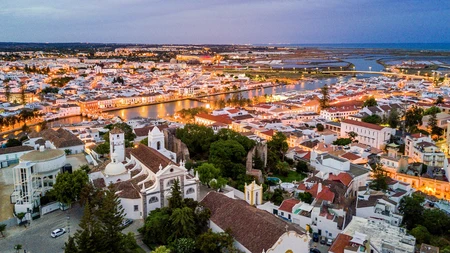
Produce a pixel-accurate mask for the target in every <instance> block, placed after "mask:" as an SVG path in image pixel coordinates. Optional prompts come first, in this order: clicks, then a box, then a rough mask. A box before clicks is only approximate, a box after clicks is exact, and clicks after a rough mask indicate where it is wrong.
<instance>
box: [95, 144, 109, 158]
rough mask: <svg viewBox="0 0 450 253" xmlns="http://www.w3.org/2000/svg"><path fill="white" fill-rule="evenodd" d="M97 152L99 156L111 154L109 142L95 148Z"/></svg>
mask: <svg viewBox="0 0 450 253" xmlns="http://www.w3.org/2000/svg"><path fill="white" fill-rule="evenodd" d="M95 152H96V153H97V154H99V155H104V154H108V153H109V142H105V143H102V144H99V145H98V146H97V147H96V148H95Z"/></svg>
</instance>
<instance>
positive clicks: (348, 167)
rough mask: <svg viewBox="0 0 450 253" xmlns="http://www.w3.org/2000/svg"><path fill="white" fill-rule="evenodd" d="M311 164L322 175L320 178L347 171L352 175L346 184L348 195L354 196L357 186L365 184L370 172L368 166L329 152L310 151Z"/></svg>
mask: <svg viewBox="0 0 450 253" xmlns="http://www.w3.org/2000/svg"><path fill="white" fill-rule="evenodd" d="M311 166H312V167H314V168H315V169H316V170H318V171H320V173H321V174H322V175H324V176H323V177H322V178H326V176H328V177H329V175H330V174H332V175H335V176H338V175H339V174H341V173H342V172H345V173H348V174H349V175H350V176H351V177H352V180H351V181H350V183H348V185H347V187H348V191H349V193H350V196H356V194H357V192H358V188H359V187H361V186H365V185H366V184H367V180H368V178H369V172H370V167H365V166H361V165H356V164H353V163H351V162H350V161H349V160H347V159H343V158H340V157H336V156H332V155H330V154H321V155H319V154H317V153H316V152H315V151H312V152H311Z"/></svg>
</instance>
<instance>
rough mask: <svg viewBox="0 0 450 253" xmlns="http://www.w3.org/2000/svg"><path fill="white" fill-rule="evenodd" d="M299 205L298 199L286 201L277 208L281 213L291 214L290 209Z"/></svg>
mask: <svg viewBox="0 0 450 253" xmlns="http://www.w3.org/2000/svg"><path fill="white" fill-rule="evenodd" d="M298 203H300V200H298V199H286V200H284V201H283V203H281V205H280V207H279V208H278V209H279V210H281V211H285V212H289V213H292V208H293V207H294V206H295V205H296V204H298Z"/></svg>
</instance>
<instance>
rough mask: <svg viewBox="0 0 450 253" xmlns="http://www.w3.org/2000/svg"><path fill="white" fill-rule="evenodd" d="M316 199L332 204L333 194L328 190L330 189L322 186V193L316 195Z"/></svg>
mask: <svg viewBox="0 0 450 253" xmlns="http://www.w3.org/2000/svg"><path fill="white" fill-rule="evenodd" d="M316 198H318V199H321V200H325V201H328V202H330V203H333V200H334V193H333V192H332V191H331V190H330V188H328V187H326V186H324V187H323V188H322V191H321V192H319V193H318V194H317V197H316Z"/></svg>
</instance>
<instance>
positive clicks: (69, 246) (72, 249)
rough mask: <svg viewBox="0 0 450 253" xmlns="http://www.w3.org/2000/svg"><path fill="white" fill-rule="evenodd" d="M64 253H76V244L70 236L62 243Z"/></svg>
mask: <svg viewBox="0 0 450 253" xmlns="http://www.w3.org/2000/svg"><path fill="white" fill-rule="evenodd" d="M64 253H78V248H77V244H76V243H75V239H74V238H73V237H72V236H69V239H68V241H67V242H65V243H64Z"/></svg>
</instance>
